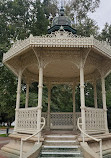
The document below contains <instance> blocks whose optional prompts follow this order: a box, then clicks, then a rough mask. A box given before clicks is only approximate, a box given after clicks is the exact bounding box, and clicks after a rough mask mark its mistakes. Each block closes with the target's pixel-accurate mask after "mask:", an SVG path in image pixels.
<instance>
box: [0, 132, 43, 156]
mask: <svg viewBox="0 0 111 158" xmlns="http://www.w3.org/2000/svg"><path fill="white" fill-rule="evenodd" d="M28 136H30V135H28V134H19V133H17V134H10V135H9V137H10V142H9V143H8V144H6V145H4V146H3V147H2V148H1V153H3V155H7V154H8V155H14V156H15V157H17V156H19V155H20V145H21V138H27V137H28ZM37 141H38V138H37V137H36V136H35V137H33V138H30V139H29V140H28V141H25V142H24V143H23V155H26V154H27V153H28V152H29V151H31V149H32V148H33V147H34V145H35V143H36V142H37ZM43 141H44V138H43V137H41V138H40V142H43ZM9 158H12V157H11V156H9Z"/></svg>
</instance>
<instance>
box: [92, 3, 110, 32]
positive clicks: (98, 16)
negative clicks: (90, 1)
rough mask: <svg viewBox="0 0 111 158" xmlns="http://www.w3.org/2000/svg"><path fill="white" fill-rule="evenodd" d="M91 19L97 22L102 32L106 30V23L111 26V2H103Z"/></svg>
mask: <svg viewBox="0 0 111 158" xmlns="http://www.w3.org/2000/svg"><path fill="white" fill-rule="evenodd" d="M90 17H91V18H92V19H94V20H95V21H96V22H97V24H98V26H99V27H100V30H102V29H103V28H104V24H105V23H106V22H108V23H109V24H111V0H101V3H100V6H99V8H98V9H96V12H95V13H93V14H90Z"/></svg>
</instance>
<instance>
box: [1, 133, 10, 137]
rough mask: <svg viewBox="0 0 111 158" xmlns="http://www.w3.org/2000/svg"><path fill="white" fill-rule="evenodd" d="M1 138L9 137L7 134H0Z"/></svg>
mask: <svg viewBox="0 0 111 158" xmlns="http://www.w3.org/2000/svg"><path fill="white" fill-rule="evenodd" d="M0 137H8V136H7V135H6V134H0Z"/></svg>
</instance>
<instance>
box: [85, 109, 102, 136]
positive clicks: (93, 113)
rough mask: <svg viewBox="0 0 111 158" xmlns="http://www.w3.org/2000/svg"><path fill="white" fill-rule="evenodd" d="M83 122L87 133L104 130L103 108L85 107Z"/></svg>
mask: <svg viewBox="0 0 111 158" xmlns="http://www.w3.org/2000/svg"><path fill="white" fill-rule="evenodd" d="M85 122H86V131H87V133H88V132H89V133H95V132H98V133H99V132H105V119H104V110H103V109H97V108H89V107H88V108H86V107H85Z"/></svg>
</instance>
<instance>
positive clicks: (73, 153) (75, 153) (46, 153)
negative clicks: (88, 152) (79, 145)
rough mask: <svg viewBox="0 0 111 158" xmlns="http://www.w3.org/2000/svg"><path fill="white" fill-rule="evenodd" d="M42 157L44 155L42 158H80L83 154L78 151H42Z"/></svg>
mask: <svg viewBox="0 0 111 158" xmlns="http://www.w3.org/2000/svg"><path fill="white" fill-rule="evenodd" d="M41 155H42V157H44V156H64V157H66V156H69V157H70V156H73V157H75V156H78V157H80V156H81V153H80V152H78V151H68V152H67V151H42V152H41Z"/></svg>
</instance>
